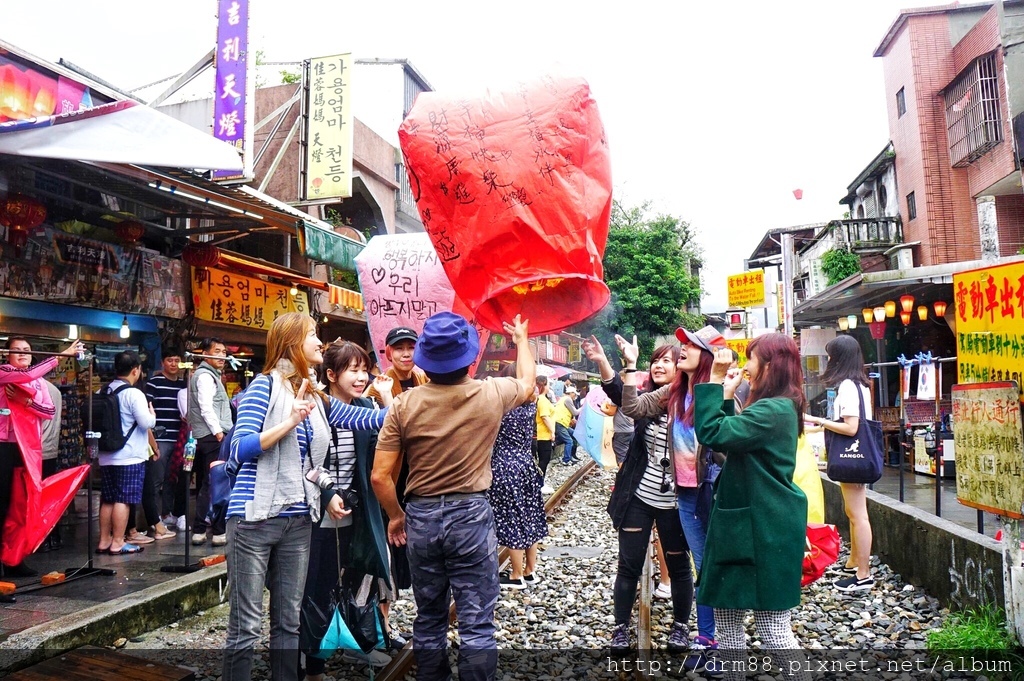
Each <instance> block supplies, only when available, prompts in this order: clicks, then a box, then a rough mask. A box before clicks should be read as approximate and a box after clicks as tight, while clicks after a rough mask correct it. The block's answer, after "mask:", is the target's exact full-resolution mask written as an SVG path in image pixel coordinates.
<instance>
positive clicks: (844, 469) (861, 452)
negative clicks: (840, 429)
mask: <svg viewBox="0 0 1024 681" xmlns="http://www.w3.org/2000/svg"><path fill="white" fill-rule="evenodd" d="M857 396H858V397H859V398H860V423H859V425H858V426H857V433H856V434H854V435H840V434H839V433H834V432H832V431H831V430H828V429H827V428H826V429H825V451H826V452H827V453H828V459H827V467H826V469H825V472H826V474H827V475H828V477H829V479H831V480H834V481H835V482H849V483H860V484H868V485H870V484H871V483H873V482H877V481H878V479H879V478H881V477H882V423H881V422H880V421H872V420H869V419H868V418H867V416H866V411H865V409H864V390H863V389H862V388H861V386H860V385H857Z"/></svg>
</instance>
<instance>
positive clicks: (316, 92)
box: [302, 53, 354, 201]
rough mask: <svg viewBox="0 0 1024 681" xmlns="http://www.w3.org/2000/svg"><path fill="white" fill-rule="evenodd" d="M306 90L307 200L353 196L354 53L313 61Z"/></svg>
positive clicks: (304, 188)
mask: <svg viewBox="0 0 1024 681" xmlns="http://www.w3.org/2000/svg"><path fill="white" fill-rule="evenodd" d="M307 78H308V83H307V86H308V90H307V92H306V97H307V99H306V148H305V164H304V169H305V176H304V178H303V183H302V186H303V192H304V196H305V198H306V200H309V201H315V200H319V199H330V198H347V197H349V196H352V128H353V127H354V124H353V121H352V105H351V97H350V96H349V93H350V91H351V82H352V81H351V78H352V55H351V53H349V54H336V55H334V56H333V57H319V58H317V59H310V60H309V75H308V77H307Z"/></svg>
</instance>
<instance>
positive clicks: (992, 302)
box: [952, 262, 1024, 399]
mask: <svg viewBox="0 0 1024 681" xmlns="http://www.w3.org/2000/svg"><path fill="white" fill-rule="evenodd" d="M952 304H953V307H954V314H955V315H956V345H957V353H956V355H957V362H956V363H957V377H958V379H959V382H960V383H988V382H991V381H1015V382H1016V383H1017V388H1018V391H1019V390H1020V388H1021V384H1022V379H1024V376H1022V374H1024V371H1022V367H1024V262H1016V263H1009V264H1006V265H996V266H992V267H982V268H979V269H976V270H969V271H967V272H959V273H957V274H954V275H953V303H952ZM1018 399H1024V394H1021V393H1019V392H1018Z"/></svg>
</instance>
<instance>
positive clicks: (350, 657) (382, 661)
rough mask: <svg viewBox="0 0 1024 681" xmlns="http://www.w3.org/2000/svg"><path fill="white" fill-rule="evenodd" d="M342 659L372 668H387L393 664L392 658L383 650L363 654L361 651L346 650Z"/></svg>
mask: <svg viewBox="0 0 1024 681" xmlns="http://www.w3.org/2000/svg"><path fill="white" fill-rule="evenodd" d="M341 659H343V660H345V661H346V662H354V663H355V664H368V665H370V666H371V667H386V666H388V665H389V664H391V656H390V655H388V654H387V653H385V652H384V651H382V650H371V651H370V652H369V653H363V652H362V651H360V650H346V651H345V652H344V654H343V655H342V656H341Z"/></svg>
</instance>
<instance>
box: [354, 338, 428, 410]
mask: <svg viewBox="0 0 1024 681" xmlns="http://www.w3.org/2000/svg"><path fill="white" fill-rule="evenodd" d="M417 340H419V334H417V333H416V330H415V329H412V328H409V327H408V326H396V327H395V328H393V329H391V330H390V331H388V335H387V338H385V340H384V344H385V348H384V356H385V357H386V358H387V360H388V361H389V362H391V367H390V368H388V370H387V371H386V372H384V373H385V375H387V376H390V377H391V378H392V379H393V380H394V383H393V384H392V386H393V387H392V388H391V394H392V395H393V396H394V397H398V396H399V395H400V394H401V393H402V391H403V390H408V389H409V388H415V387H416V386H418V385H423V384H424V383H426V382H427V375H426V374H425V373H423V371H422V370H420V369H418V368H417V367H416V365H415V362H414V359H413V354H414V353H415V351H416V341H417ZM366 396H367V397H369V398H370V399H372V400H376V401H377V402H380V394H379V393H377V389H376V388H374V387H373V386H372V385H371V386H370V389H369V390H367V391H366Z"/></svg>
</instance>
